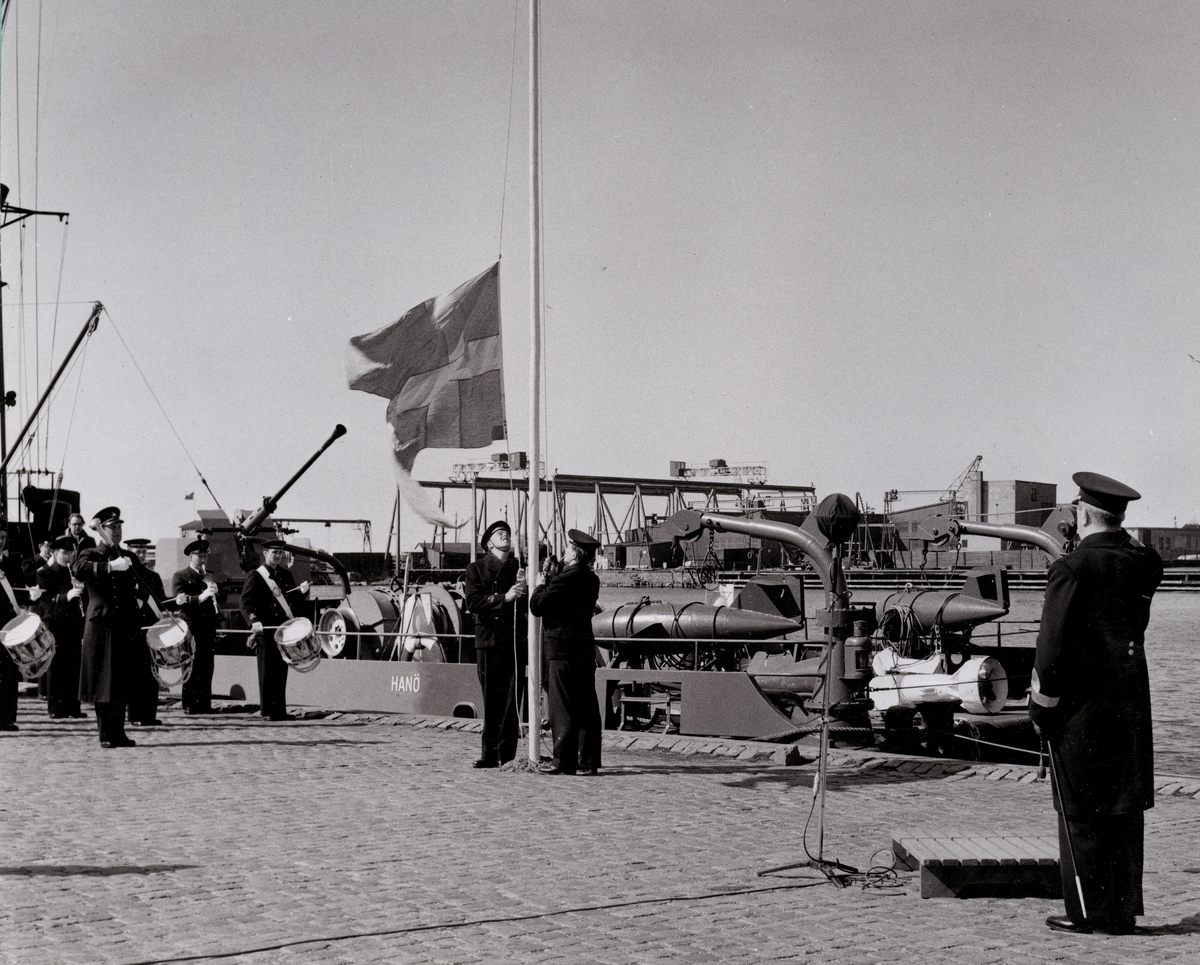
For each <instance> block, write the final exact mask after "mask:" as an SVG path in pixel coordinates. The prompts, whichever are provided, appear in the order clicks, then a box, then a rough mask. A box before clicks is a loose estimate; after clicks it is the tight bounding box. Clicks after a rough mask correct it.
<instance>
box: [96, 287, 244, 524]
mask: <svg viewBox="0 0 1200 965" xmlns="http://www.w3.org/2000/svg"><path fill="white" fill-rule="evenodd" d="M104 314H105V315H108V321H109V323H110V324H111V325H112V328H113V331H114V332H116V333H117V338H119V339H120V340H121V344H122V345H123V346H124V347H125V351H126V353H128V355H129V360H130V361H131V362H132V363H133V367H134V368H135V369H137V373H138V375H140V376H141V377H142V382H144V383H145V385H146V388H147V390H149V392H150V396H151V398H153V399H154V403H155V405H157V406H158V411H159V412H161V413H162V414H163V418H164V419H166V420H167V425H168V426H170V427H171V432H172V433H173V434H174V436H175V438H176V439H177V440H178V442H179V447H180V448H181V449H182V450H183V452H184V455H186V456H187V457H188V462H190V463H191V464H192V468H193V469H195V470H196V475H197V476H199V477H200V482H201V483H202V484H203V485H204V488H205V489H207V490H208V494H209V495H210V496H211V497H212V501H213V502H214V503H216V504H217V509H219V510H221V512H225V507H223V506H222V505H221V501H220V500H219V499H217V495H216V493H214V492H213V491H212V487H211V486H209V485H208V480H207V479H205V478H204V473H202V472H201V471H200V467H199V466H197V465H196V460H195V459H193V458H192V454H191V453H190V452H189V451H188V447H187V446H186V445H185V444H184V442H183V438H182V437H181V436H180V435H179V433H178V431H176V429H175V424H174V423H173V422H172V421H171V417H170V416H169V415H167V410H166V409H164V408H163V404H162V402H160V401H159V399H158V395H157V394H156V393H155V391H154V387H153V386H152V385H151V384H150V380H149V379H147V378H146V373H145V372H143V371H142V367H141V366H140V365H138V361H137V359H136V358H134V356H133V351H132V350H131V349H130V348H129V343H128V342H126V341H125V336H124V335H122V334H121V330H120V329H119V328H117V323H116V321H115V320H114V319H113V317H112V315H111V314H110V313H109V311H108V309H107V308H105V309H104Z"/></svg>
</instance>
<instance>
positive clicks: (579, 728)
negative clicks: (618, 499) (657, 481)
mask: <svg viewBox="0 0 1200 965" xmlns="http://www.w3.org/2000/svg"><path fill="white" fill-rule="evenodd" d="M567 536H568V537H569V538H570V540H571V549H570V552H571V556H570V557H568V558H567V560H566V561H565V562H566V565H565V566H561V567H560V566H559V564H558V562H557V561H556V560H555V559H554V558H553V557H550V558H548V559H547V560H546V562H545V564H544V566H543V567H542V575H543V577H544V578H545V582H544V583H542V584H541V585H540V586H539V587H537V589H535V590H534V591H533V596H531V597H530V599H529V611H530V612H531V613H532V614H533V615H534V616H539V617H541V618H542V643H543V646H544V647H545V655H546V662H547V688H546V689H547V694H548V700H549V709H550V729H551V731H552V732H553V734H554V758H553V760H551V761H550V763H548V764H544V765H543V766H542V767H541V771H542V773H543V774H575V773H576V772H577V771H582V772H583V773H584V774H596V773H597V772H598V771H599V769H600V737H601V728H602V726H603V722H602V721H601V719H600V705H599V702H598V701H597V700H596V639H595V637H594V636H593V635H592V616H593V615H594V614H595V612H596V600H597V599H598V598H599V596H600V578H599V577H598V576H596V574H595V573H593V572H592V565H593V564H594V563H595V561H596V551H597V550H598V549H599V548H600V541H599V540H597V539H595V537H592V536H589V535H588V534H587V533H585V532H583V531H582V530H578V529H572V530H569V531H568V532H567Z"/></svg>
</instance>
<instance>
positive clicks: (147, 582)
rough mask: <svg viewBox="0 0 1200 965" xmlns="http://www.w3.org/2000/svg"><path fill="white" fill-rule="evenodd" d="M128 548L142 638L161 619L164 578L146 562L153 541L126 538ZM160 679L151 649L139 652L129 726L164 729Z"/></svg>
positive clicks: (130, 703) (146, 647)
mask: <svg viewBox="0 0 1200 965" xmlns="http://www.w3.org/2000/svg"><path fill="white" fill-rule="evenodd" d="M125 545H126V546H128V547H129V550H130V552H132V553H133V555H134V560H133V568H134V572H135V573H136V574H137V577H138V579H137V595H138V607H139V614H140V615H139V617H138V622H139V623H140V624H141V626H142V638H143V641H144V640H145V631H146V629H147V628H149V627H152V626H154V624H155V623H157V622H158V620H159V618H160V617H161V616H162V610H163V608H162V603H163V598H164V597H165V595H166V594H165V593H164V591H163V581H162V577H161V576H159V575H158V574H157V573H155V572H154V570H152V569H150V567H149V565H148V564H147V562H146V559H147V557H148V556H149V547H150V540H148V539H145V538H144V537H142V538H139V539H127V540H126V541H125ZM158 695H159V685H158V677H157V676H156V675H155V673H154V655H153V654H152V653H151V652H150V647H149V646H143V647H140V648H139V649H138V670H137V684H136V686H135V694H134V696H133V697H131V698H130V700H129V723H131V724H140V725H142V726H143V727H161V726H162V721H161V720H159V719H158Z"/></svg>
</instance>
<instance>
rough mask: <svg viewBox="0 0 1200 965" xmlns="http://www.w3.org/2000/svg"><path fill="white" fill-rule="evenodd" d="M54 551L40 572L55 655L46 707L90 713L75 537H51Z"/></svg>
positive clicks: (60, 714) (41, 608) (66, 713)
mask: <svg viewBox="0 0 1200 965" xmlns="http://www.w3.org/2000/svg"><path fill="white" fill-rule="evenodd" d="M50 552H51V553H52V554H53V555H52V557H51V559H50V562H49V564H48V565H46V566H43V567H42V568H41V569H40V570H38V572H37V585H38V587H39V588H40V589H41V591H42V595H41V598H40V599H39V600H38V604H37V610H38V613H39V614H40V615H41V618H42V620H43V621H44V622H45V624H46V628H47V629H48V630H49V631H50V632H51V633H53V634H54V659H53V660H51V661H50V669H49V670H47V671H46V677H47V678H49V679H48V680H47V686H46V707H47V710H48V711H49V712H50V716H51V717H54V718H57V719H62V718H66V717H79V718H82V717H86V716H87V714H85V713H84V712H83V711H82V709H80V706H79V659H80V643H81V641H82V640H83V588H82V587H80V586H76V585H75V581H74V580H72V579H71V564H72V563H73V562H74V561H75V541H74V540H73V539H71V537H70V536H60V537H58V539H56V540H53V541H51V543H50Z"/></svg>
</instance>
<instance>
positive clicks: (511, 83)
mask: <svg viewBox="0 0 1200 965" xmlns="http://www.w3.org/2000/svg"><path fill="white" fill-rule="evenodd" d="M519 5H520V0H514V2H513V42H512V62H511V66H510V68H509V72H508V130H507V131H506V132H505V134H504V178H503V180H502V181H501V184H500V238H499V242H498V244H497V248H496V251H497V254H496V260H497V261H499V260H500V258H501V257H502V255H503V252H504V209H505V202H506V200H507V198H508V156H509V152H510V151H511V150H512V122H513V91H514V90H515V88H516V83H517V21H518V20H519V19H520V13H519Z"/></svg>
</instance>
